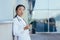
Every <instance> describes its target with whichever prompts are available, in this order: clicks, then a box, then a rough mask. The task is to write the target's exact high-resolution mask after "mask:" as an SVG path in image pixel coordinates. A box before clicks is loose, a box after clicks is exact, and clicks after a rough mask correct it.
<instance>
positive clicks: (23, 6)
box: [16, 4, 25, 11]
mask: <svg viewBox="0 0 60 40" xmlns="http://www.w3.org/2000/svg"><path fill="white" fill-rule="evenodd" d="M19 7H24V9H25V6H24V5H21V4H20V5H18V6H17V7H16V11H17V9H18V8H19Z"/></svg>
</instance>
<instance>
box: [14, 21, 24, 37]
mask: <svg viewBox="0 0 60 40" xmlns="http://www.w3.org/2000/svg"><path fill="white" fill-rule="evenodd" d="M21 32H24V28H23V27H22V26H21V25H19V24H18V22H17V21H16V20H14V21H13V34H14V35H15V36H19V35H21V34H20V33H21Z"/></svg>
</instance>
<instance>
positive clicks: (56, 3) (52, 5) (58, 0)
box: [49, 0, 60, 9]
mask: <svg viewBox="0 0 60 40" xmlns="http://www.w3.org/2000/svg"><path fill="white" fill-rule="evenodd" d="M49 9H60V0H49Z"/></svg>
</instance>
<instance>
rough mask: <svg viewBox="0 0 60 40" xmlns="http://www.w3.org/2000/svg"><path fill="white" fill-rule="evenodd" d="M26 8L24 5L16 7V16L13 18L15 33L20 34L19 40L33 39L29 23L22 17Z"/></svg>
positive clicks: (15, 34)
mask: <svg viewBox="0 0 60 40" xmlns="http://www.w3.org/2000/svg"><path fill="white" fill-rule="evenodd" d="M24 10H25V6H24V5H18V6H17V7H16V16H15V18H14V19H13V34H14V36H18V40H31V39H30V35H29V28H30V27H29V25H26V23H25V21H24V20H23V19H22V18H21V17H22V15H23V12H24Z"/></svg>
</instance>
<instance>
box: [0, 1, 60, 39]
mask: <svg viewBox="0 0 60 40" xmlns="http://www.w3.org/2000/svg"><path fill="white" fill-rule="evenodd" d="M18 4H23V5H24V6H25V7H26V10H25V12H24V15H23V17H22V18H23V19H24V20H25V21H26V23H27V24H31V28H30V34H31V38H32V40H37V39H39V37H41V36H42V39H41V40H44V39H46V40H48V39H49V38H50V39H49V40H54V39H55V38H53V37H57V38H56V39H58V40H59V38H58V37H59V36H58V35H59V34H60V5H59V4H60V0H0V35H1V36H0V40H13V35H12V30H13V21H12V20H13V17H14V16H15V15H16V12H15V8H16V6H17V5H18ZM39 33H42V34H39ZM46 33H47V34H46ZM37 34H39V35H40V36H38V35H37ZM43 35H44V36H43ZM46 35H49V36H47V37H49V38H47V37H46V38H45V36H46ZM50 35H52V36H53V37H52V38H53V39H51V36H50ZM35 36H37V37H38V38H37V37H36V39H35ZM43 38H44V39H43ZM56 39H55V40H56Z"/></svg>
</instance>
